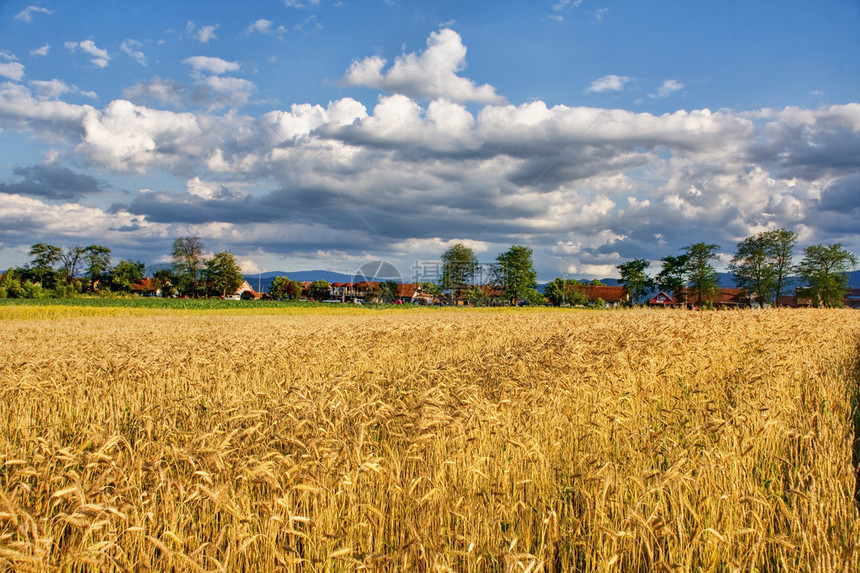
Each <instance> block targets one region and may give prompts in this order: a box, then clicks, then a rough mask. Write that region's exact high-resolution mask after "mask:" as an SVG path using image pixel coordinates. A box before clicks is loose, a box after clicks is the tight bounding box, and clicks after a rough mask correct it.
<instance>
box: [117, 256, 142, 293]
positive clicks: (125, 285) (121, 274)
mask: <svg viewBox="0 0 860 573" xmlns="http://www.w3.org/2000/svg"><path fill="white" fill-rule="evenodd" d="M145 272H146V265H145V264H144V263H142V262H140V261H127V260H122V261H120V262H118V263H117V264H116V266H115V267H114V268H112V269H111V271H110V275H109V277H108V278H109V282H110V287H111V291H113V292H122V293H128V292H131V287H132V286H133V285H135V284H137V283H139V282H140V281H141V280H143V278H144V273H145Z"/></svg>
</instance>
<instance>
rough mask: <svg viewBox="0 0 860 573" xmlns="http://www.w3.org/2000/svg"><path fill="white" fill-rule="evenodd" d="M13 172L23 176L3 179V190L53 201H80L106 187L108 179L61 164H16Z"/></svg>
mask: <svg viewBox="0 0 860 573" xmlns="http://www.w3.org/2000/svg"><path fill="white" fill-rule="evenodd" d="M12 173H13V174H14V175H15V176H17V177H19V178H21V180H20V181H14V182H11V183H3V182H0V193H10V194H11V193H14V194H17V195H27V196H29V197H41V198H44V199H49V200H52V201H77V200H79V199H81V198H82V197H85V196H87V195H95V194H98V193H101V192H102V191H103V190H104V189H105V184H104V182H102V181H99V180H98V179H96V178H94V177H92V176H90V175H85V174H82V173H75V172H74V171H72V170H71V169H67V168H65V167H60V166H57V165H32V166H30V167H16V168H15V169H14V170H13V171H12Z"/></svg>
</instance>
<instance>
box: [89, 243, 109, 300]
mask: <svg viewBox="0 0 860 573" xmlns="http://www.w3.org/2000/svg"><path fill="white" fill-rule="evenodd" d="M110 252H111V251H110V249H109V248H108V247H105V246H102V245H89V246H87V247H84V261H85V262H86V264H87V270H86V274H87V276H88V277H89V279H90V289H91V290H95V289H96V286H97V284H98V282H99V281H100V280H102V278H104V276H105V274H106V273H107V271H108V269H110Z"/></svg>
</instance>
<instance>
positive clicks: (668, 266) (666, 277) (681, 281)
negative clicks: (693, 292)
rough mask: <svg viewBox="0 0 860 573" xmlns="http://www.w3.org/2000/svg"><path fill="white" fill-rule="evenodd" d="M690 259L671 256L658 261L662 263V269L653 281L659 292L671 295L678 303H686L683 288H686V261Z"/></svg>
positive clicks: (682, 256)
mask: <svg viewBox="0 0 860 573" xmlns="http://www.w3.org/2000/svg"><path fill="white" fill-rule="evenodd" d="M689 258H690V257H689V256H687V255H678V256H677V257H673V256H672V255H669V256H666V257H663V258H662V259H660V260H661V261H662V262H663V267H662V268H661V269H660V272H659V273H657V276H656V277H654V281H655V282H656V283H657V286H658V287H659V288H660V290H662V291H665V292H667V293H671V294H672V296H673V297H674V298H675V300H677V301H678V302H686V300H687V297H686V292H685V290H684V287H685V286H687V260H688V259H689Z"/></svg>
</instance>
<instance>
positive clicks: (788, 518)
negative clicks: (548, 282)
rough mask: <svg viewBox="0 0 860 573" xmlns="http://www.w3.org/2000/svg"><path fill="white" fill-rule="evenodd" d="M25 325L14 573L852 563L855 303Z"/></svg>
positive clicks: (3, 436)
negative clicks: (844, 306) (851, 306)
mask: <svg viewBox="0 0 860 573" xmlns="http://www.w3.org/2000/svg"><path fill="white" fill-rule="evenodd" d="M5 312H6V309H4V308H2V307H0V394H2V399H0V569H5V570H15V571H89V570H99V571H102V570H107V571H145V570H156V571H165V570H169V571H360V570H377V571H521V572H526V571H528V572H534V571H643V572H644V571H733V570H741V571H858V570H860V569H858V565H857V563H858V561H860V544H858V542H860V514H858V509H857V506H856V505H855V501H854V499H855V473H854V467H853V465H852V456H853V440H854V423H855V422H854V416H853V406H852V405H853V404H854V403H855V402H856V394H857V386H858V349H860V318H858V317H860V315H858V314H857V312H856V311H840V310H768V311H730V312H686V311H667V310H660V311H648V310H629V311H600V312H591V311H568V310H563V309H557V310H552V309H549V310H540V311H529V312H524V311H512V310H494V311H470V310H462V309H459V310H458V309H450V310H437V309H428V310H412V311H390V312H382V311H377V312H373V311H367V312H357V313H356V312H353V313H351V314H339V313H337V312H332V311H326V312H325V313H316V312H313V311H312V310H306V311H304V312H302V313H300V314H293V315H288V314H278V313H274V312H273V313H272V314H265V315H259V314H256V315H251V314H248V315H243V314H231V315H227V314H219V313H189V312H184V313H183V312H173V313H169V312H165V313H140V312H129V313H125V314H124V313H122V312H117V313H112V314H111V315H110V316H99V315H85V314H80V315H76V314H75V312H71V311H52V312H54V314H53V315H52V314H51V312H47V313H41V314H37V315H35V316H31V317H27V316H25V315H24V313H23V312H22V311H20V310H19V311H15V312H12V313H10V314H7V315H6V316H4V313H5ZM96 314H97V313H96Z"/></svg>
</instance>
